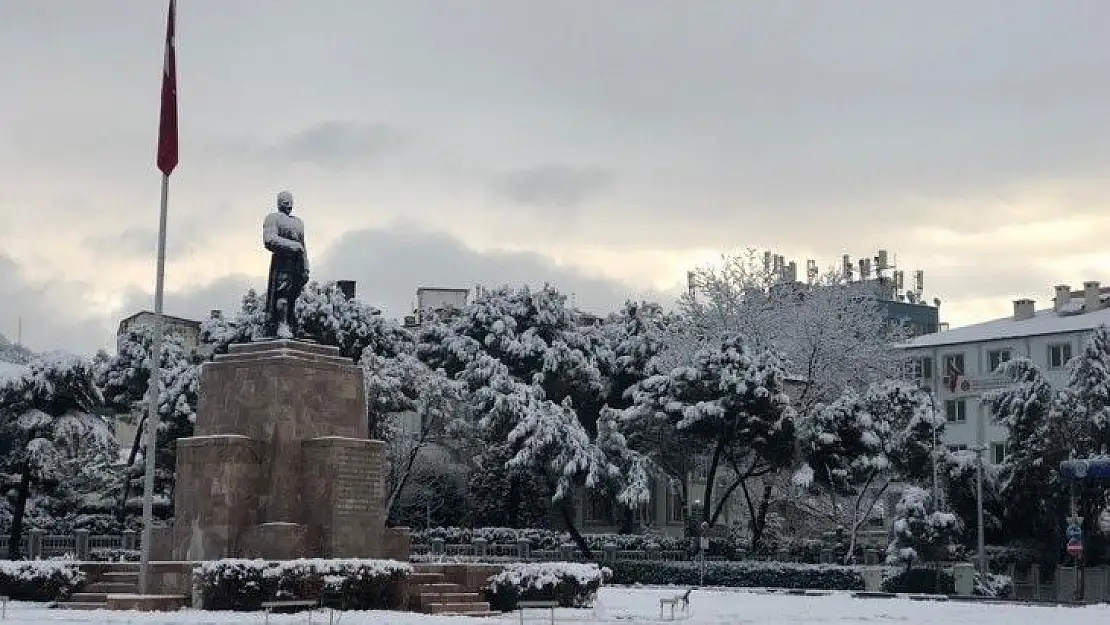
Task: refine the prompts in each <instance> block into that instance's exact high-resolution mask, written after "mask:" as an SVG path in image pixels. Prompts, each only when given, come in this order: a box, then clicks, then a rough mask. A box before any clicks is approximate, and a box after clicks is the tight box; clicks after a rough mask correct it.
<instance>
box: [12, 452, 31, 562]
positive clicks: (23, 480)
mask: <svg viewBox="0 0 1110 625" xmlns="http://www.w3.org/2000/svg"><path fill="white" fill-rule="evenodd" d="M30 498H31V467H30V466H29V465H28V466H25V467H24V468H23V474H22V475H21V476H20V480H19V486H18V487H16V493H15V505H14V506H13V507H12V527H11V533H10V534H8V559H9V560H22V559H23V549H22V545H21V543H22V542H23V517H24V515H25V514H26V512H27V500H28V499H30Z"/></svg>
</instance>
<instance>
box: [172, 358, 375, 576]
mask: <svg viewBox="0 0 1110 625" xmlns="http://www.w3.org/2000/svg"><path fill="white" fill-rule="evenodd" d="M366 437H367V424H366V405H365V394H364V389H363V382H362V371H361V369H359V367H357V366H356V365H354V364H353V363H352V362H351V361H349V360H348V359H346V358H343V357H341V356H340V355H339V350H338V349H336V348H334V347H328V346H323V345H317V344H314V343H306V342H303V341H290V340H272V341H261V342H256V343H247V344H241V345H232V346H231V347H230V349H229V353H228V354H225V355H220V356H217V357H216V359H215V360H214V361H213V362H209V363H205V364H204V365H203V366H202V367H201V373H200V401H199V404H198V407H197V422H196V435H195V436H194V437H192V438H185V439H180V440H179V441H178V443H177V445H178V453H177V485H176V488H175V489H174V490H175V505H176V518H175V523H174V557H176V558H180V559H188V560H210V559H217V558H225V557H244V556H245V557H260V558H268V559H288V558H294V557H302V556H311V557H377V556H378V555H379V551H380V549H381V546H382V538H381V534H382V530H383V525H384V518H383V515H384V505H385V493H384V481H383V480H384V473H385V462H386V452H385V445H384V443H382V442H381V441H371V440H368V439H367V438H366Z"/></svg>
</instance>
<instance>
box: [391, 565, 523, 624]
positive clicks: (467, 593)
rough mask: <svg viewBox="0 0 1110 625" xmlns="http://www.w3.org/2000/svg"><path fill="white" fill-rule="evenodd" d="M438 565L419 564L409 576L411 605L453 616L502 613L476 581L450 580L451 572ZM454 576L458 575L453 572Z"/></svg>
mask: <svg viewBox="0 0 1110 625" xmlns="http://www.w3.org/2000/svg"><path fill="white" fill-rule="evenodd" d="M438 568H439V567H436V566H434V565H433V566H427V565H425V566H420V565H417V567H416V572H414V573H413V574H412V576H411V577H410V578H409V609H410V610H412V611H413V612H424V613H426V614H443V615H451V616H500V615H501V613H500V612H495V611H493V610H490V605H489V602H488V601H483V600H482V593H481V592H480V591H479V590H478V587H477V585H476V584H474V583H470V584H466V585H465V586H464V584H461V583H458V582H456V581H448V575H449V572H447V571H444V570H436V569H438ZM452 577H457V576H455V575H452Z"/></svg>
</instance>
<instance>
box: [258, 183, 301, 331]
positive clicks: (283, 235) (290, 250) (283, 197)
mask: <svg viewBox="0 0 1110 625" xmlns="http://www.w3.org/2000/svg"><path fill="white" fill-rule="evenodd" d="M292 212H293V194H292V193H290V192H288V191H282V192H281V193H278V195H277V211H275V212H273V213H270V214H269V215H267V216H266V220H265V221H264V222H262V243H263V245H265V246H266V249H268V250H270V252H271V253H272V255H271V257H270V274H269V280H268V281H267V282H266V331H265V336H267V337H277V338H293V337H294V336H296V335H298V334H299V333H298V332H297V321H296V318H295V317H294V311H293V304H294V303H295V302H296V301H297V297H298V296H299V295H300V294H301V291H302V290H303V289H304V285H305V284H306V283H307V282H308V252H306V251H305V246H304V223H303V222H301V220H300V219H299V218H297V217H294V216H293V215H291V214H290V213H292Z"/></svg>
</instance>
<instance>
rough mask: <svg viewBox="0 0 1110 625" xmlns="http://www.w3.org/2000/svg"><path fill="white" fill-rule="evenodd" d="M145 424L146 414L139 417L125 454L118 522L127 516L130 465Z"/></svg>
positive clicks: (129, 492) (129, 491)
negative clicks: (133, 435) (125, 464)
mask: <svg viewBox="0 0 1110 625" xmlns="http://www.w3.org/2000/svg"><path fill="white" fill-rule="evenodd" d="M145 424H146V415H145V414H144V415H143V417H141V418H140V419H139V427H137V428H135V440H134V441H133V442H132V443H131V453H130V454H128V455H127V466H126V467H125V468H124V469H123V471H124V475H123V487H122V488H121V489H120V490H121V491H122V494H121V497H120V500H119V514H118V517H119V522H120V523H123V522H124V520H126V518H127V498H128V497H130V496H131V467H133V466H135V457H136V456H138V455H139V446H140V443H141V442H142V440H143V425H145Z"/></svg>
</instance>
